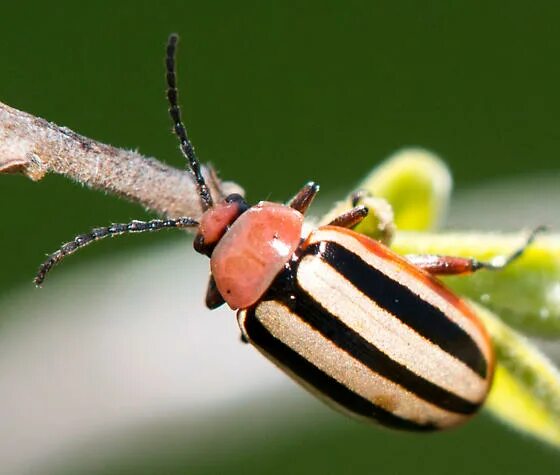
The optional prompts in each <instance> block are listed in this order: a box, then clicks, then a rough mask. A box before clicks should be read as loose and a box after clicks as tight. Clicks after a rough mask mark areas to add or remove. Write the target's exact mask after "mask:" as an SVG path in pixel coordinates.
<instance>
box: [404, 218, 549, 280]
mask: <svg viewBox="0 0 560 475" xmlns="http://www.w3.org/2000/svg"><path fill="white" fill-rule="evenodd" d="M545 230H546V227H545V226H539V227H537V228H535V229H533V231H531V233H530V234H529V236H528V237H527V239H526V240H525V242H524V243H523V245H522V246H520V247H519V248H518V249H516V250H515V251H513V252H512V253H511V254H509V255H507V256H496V257H494V258H493V259H491V260H489V261H479V260H478V259H475V258H472V257H455V256H438V255H430V254H408V255H407V256H405V257H406V259H407V260H408V261H409V262H410V263H412V264H414V265H415V266H416V267H420V268H421V269H423V270H425V271H426V272H429V273H430V274H433V275H461V274H472V273H473V272H476V271H478V270H481V269H487V270H501V269H503V268H504V267H507V266H508V265H510V264H511V263H512V262H513V261H515V260H517V259H519V258H520V257H521V256H522V255H523V253H524V252H525V250H526V249H527V248H528V247H529V246H530V245H531V243H532V242H533V241H534V240H535V238H536V237H537V235H538V234H539V233H541V232H543V231H545Z"/></svg>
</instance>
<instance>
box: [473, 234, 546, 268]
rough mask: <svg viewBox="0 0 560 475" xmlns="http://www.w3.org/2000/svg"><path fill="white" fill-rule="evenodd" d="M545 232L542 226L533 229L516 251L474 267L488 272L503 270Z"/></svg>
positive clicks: (479, 263) (478, 263)
mask: <svg viewBox="0 0 560 475" xmlns="http://www.w3.org/2000/svg"><path fill="white" fill-rule="evenodd" d="M546 231H548V227H547V226H544V225H541V226H537V227H536V228H535V229H533V230H532V231H531V232H530V233H529V235H528V236H527V239H525V242H524V243H523V245H521V246H520V247H519V248H518V249H516V250H515V251H514V252H512V253H511V254H510V255H508V256H496V257H494V258H493V259H491V260H490V261H489V262H477V263H476V266H477V267H478V268H484V269H489V270H500V269H503V268H504V267H507V266H508V265H509V264H511V263H512V262H513V261H515V260H517V259H519V258H520V257H521V256H522V255H523V253H524V252H525V250H526V249H527V248H528V247H529V246H530V245H531V243H532V242H533V241H534V240H535V238H536V237H537V236H538V235H539V234H541V233H543V232H546Z"/></svg>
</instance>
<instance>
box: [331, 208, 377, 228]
mask: <svg viewBox="0 0 560 475" xmlns="http://www.w3.org/2000/svg"><path fill="white" fill-rule="evenodd" d="M368 213H369V210H368V208H366V207H365V206H363V205H360V206H356V207H355V208H352V209H351V210H349V211H346V213H342V214H341V215H340V216H338V217H336V218H334V219H333V220H332V221H331V222H330V223H328V225H329V226H339V227H341V228H353V227H354V226H356V225H357V224H358V223H359V222H360V221H361V220H362V219H364V218H365V217H366V216H367V215H368Z"/></svg>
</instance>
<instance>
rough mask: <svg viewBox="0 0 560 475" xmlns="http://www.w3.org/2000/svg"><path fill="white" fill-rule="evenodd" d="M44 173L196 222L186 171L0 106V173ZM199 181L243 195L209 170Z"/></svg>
mask: <svg viewBox="0 0 560 475" xmlns="http://www.w3.org/2000/svg"><path fill="white" fill-rule="evenodd" d="M47 172H52V173H58V174H61V175H65V176H67V177H69V178H71V179H72V180H75V181H77V182H79V183H83V184H85V185H87V186H89V187H91V188H95V189H100V190H104V191H106V192H108V193H113V194H115V195H117V196H120V197H123V198H126V199H128V200H130V201H133V202H136V203H139V204H140V205H142V206H144V207H145V208H147V209H148V210H151V211H154V212H155V213H157V214H160V215H163V216H166V217H169V218H176V217H178V216H192V217H194V218H196V217H198V216H200V213H201V208H200V200H199V197H198V195H197V193H196V187H195V185H194V182H193V180H192V177H191V174H190V173H189V172H188V171H186V170H178V169H176V168H173V167H170V166H168V165H165V164H163V163H161V162H159V161H158V160H156V159H154V158H148V157H144V156H142V155H140V154H139V153H137V152H134V151H130V150H122V149H119V148H115V147H112V146H110V145H106V144H103V143H100V142H97V141H95V140H92V139H89V138H87V137H84V136H82V135H79V134H77V133H76V132H73V131H72V130H70V129H68V128H66V127H60V126H58V125H56V124H53V123H51V122H47V121H46V120H44V119H41V118H39V117H34V116H32V115H30V114H27V113H26V112H21V111H19V110H17V109H13V108H12V107H9V106H7V105H5V104H3V103H2V102H0V173H23V174H24V175H26V176H27V177H29V178H30V179H32V180H35V181H37V180H40V179H41V178H43V177H44V175H45V174H46V173H47ZM204 175H205V176H206V177H207V179H208V181H209V184H210V188H211V190H212V192H213V193H219V191H218V189H217V188H218V187H220V188H221V189H222V190H223V191H224V193H225V194H229V193H243V190H242V189H241V188H240V187H239V186H238V185H237V184H235V183H232V182H224V183H220V182H219V181H218V179H217V178H216V176H215V174H214V173H213V171H212V170H211V169H210V168H209V167H205V169H204ZM215 196H219V194H217V195H215Z"/></svg>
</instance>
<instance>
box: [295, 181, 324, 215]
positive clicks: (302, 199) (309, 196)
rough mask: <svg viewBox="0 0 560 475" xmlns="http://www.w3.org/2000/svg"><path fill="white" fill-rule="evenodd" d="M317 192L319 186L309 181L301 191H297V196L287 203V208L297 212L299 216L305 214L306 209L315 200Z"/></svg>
mask: <svg viewBox="0 0 560 475" xmlns="http://www.w3.org/2000/svg"><path fill="white" fill-rule="evenodd" d="M318 191H319V185H317V183H314V182H312V181H310V182H309V183H307V184H306V185H305V186H304V187H303V188H302V189H301V190H299V191H298V193H297V195H296V196H294V197H293V198H292V199H291V200H290V201H288V206H289V207H290V208H294V209H295V210H297V211H299V212H300V213H301V214H305V212H306V211H307V208H309V205H310V204H311V202H312V201H313V198H315V195H316V194H317V192H318Z"/></svg>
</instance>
